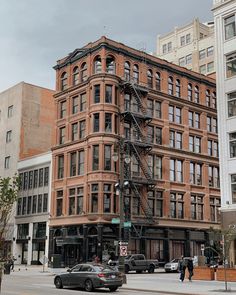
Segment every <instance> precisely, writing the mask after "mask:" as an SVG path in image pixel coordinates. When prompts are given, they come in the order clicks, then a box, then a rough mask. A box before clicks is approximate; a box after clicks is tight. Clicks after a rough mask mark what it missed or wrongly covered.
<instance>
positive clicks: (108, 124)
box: [105, 113, 112, 132]
mask: <svg viewBox="0 0 236 295" xmlns="http://www.w3.org/2000/svg"><path fill="white" fill-rule="evenodd" d="M105 132H112V114H110V113H105Z"/></svg>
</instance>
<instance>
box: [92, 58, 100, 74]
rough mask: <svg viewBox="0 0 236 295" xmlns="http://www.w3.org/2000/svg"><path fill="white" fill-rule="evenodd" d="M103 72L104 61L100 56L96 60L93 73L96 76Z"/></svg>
mask: <svg viewBox="0 0 236 295" xmlns="http://www.w3.org/2000/svg"><path fill="white" fill-rule="evenodd" d="M101 71H102V60H101V57H100V56H97V57H96V58H95V59H94V63H93V72H94V74H98V73H101Z"/></svg>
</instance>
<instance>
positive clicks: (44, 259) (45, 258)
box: [39, 255, 48, 264]
mask: <svg viewBox="0 0 236 295" xmlns="http://www.w3.org/2000/svg"><path fill="white" fill-rule="evenodd" d="M39 261H40V262H41V263H42V264H46V263H48V258H47V256H45V255H43V256H41V257H40V259H39Z"/></svg>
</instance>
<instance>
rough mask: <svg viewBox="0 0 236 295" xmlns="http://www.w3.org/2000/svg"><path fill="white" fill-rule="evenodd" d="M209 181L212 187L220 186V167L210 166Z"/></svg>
mask: <svg viewBox="0 0 236 295" xmlns="http://www.w3.org/2000/svg"><path fill="white" fill-rule="evenodd" d="M208 183H209V186H210V187H216V188H219V187H220V176H219V167H215V166H208Z"/></svg>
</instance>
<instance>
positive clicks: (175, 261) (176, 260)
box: [171, 258, 179, 263]
mask: <svg viewBox="0 0 236 295" xmlns="http://www.w3.org/2000/svg"><path fill="white" fill-rule="evenodd" d="M171 262H172V263H177V262H179V259H177V258H175V259H173V260H171Z"/></svg>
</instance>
